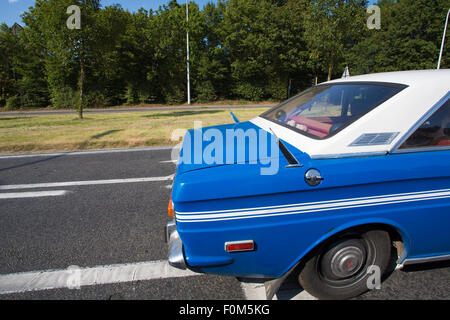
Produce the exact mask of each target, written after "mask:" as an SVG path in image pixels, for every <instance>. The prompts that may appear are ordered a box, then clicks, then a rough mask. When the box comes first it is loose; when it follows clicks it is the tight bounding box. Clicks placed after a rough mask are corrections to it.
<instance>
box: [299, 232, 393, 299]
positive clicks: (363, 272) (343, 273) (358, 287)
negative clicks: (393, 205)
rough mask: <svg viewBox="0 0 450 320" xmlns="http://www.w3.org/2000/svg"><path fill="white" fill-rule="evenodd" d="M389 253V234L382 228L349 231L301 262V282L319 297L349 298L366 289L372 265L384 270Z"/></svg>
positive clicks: (381, 270) (382, 271)
mask: <svg viewBox="0 0 450 320" xmlns="http://www.w3.org/2000/svg"><path fill="white" fill-rule="evenodd" d="M390 256H391V240H390V237H389V234H388V233H387V232H386V231H382V230H371V231H366V232H351V233H346V234H344V235H342V236H339V237H336V238H334V239H333V240H331V241H329V242H327V243H326V244H324V245H323V246H322V247H321V248H319V250H318V251H317V252H316V254H314V255H313V256H311V257H310V258H309V259H308V260H307V261H306V262H305V264H304V267H303V269H302V271H301V272H300V275H299V278H298V279H299V282H300V285H301V286H302V287H303V288H304V289H305V290H306V291H308V292H309V293H310V294H312V295H313V296H315V297H317V298H319V299H349V298H353V297H356V296H358V295H360V294H362V293H364V292H366V291H367V290H368V285H367V279H368V278H369V277H370V276H371V275H372V273H368V269H369V268H370V267H371V266H377V267H379V268H380V269H379V270H380V276H381V275H383V273H384V272H385V271H386V269H387V266H388V264H389V259H390Z"/></svg>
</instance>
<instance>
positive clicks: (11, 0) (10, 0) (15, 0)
mask: <svg viewBox="0 0 450 320" xmlns="http://www.w3.org/2000/svg"><path fill="white" fill-rule="evenodd" d="M18 1H19V0H8V2H9V3H14V2H18Z"/></svg>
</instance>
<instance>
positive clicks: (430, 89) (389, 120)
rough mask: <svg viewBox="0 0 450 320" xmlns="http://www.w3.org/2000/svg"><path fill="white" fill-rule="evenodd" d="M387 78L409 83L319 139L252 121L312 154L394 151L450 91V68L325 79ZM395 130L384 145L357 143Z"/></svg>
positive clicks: (379, 79)
mask: <svg viewBox="0 0 450 320" xmlns="http://www.w3.org/2000/svg"><path fill="white" fill-rule="evenodd" d="M349 82H378V83H380V82H385V83H395V84H402V85H407V86H408V87H407V88H405V89H403V90H402V91H401V92H399V93H398V94H396V95H395V96H393V97H392V98H390V99H389V100H387V101H385V102H384V103H382V104H381V105H379V106H378V107H376V108H375V109H373V110H372V111H370V112H369V113H367V114H366V115H364V116H363V117H362V118H360V119H358V120H357V121H355V122H354V123H352V124H351V125H349V126H348V127H346V128H344V129H343V130H342V131H340V132H338V133H337V134H336V135H334V136H331V137H329V138H327V139H323V140H317V139H313V138H310V137H307V136H305V135H302V134H300V133H298V132H296V131H294V130H292V129H289V128H287V127H284V126H281V125H279V124H276V123H275V122H272V121H270V120H267V119H264V118H262V117H257V118H255V119H252V120H251V122H252V123H253V124H255V125H257V126H259V127H260V128H262V129H264V130H267V131H269V132H270V131H271V130H272V131H273V132H274V133H275V134H276V135H277V136H278V137H279V138H280V139H282V140H284V141H286V142H288V143H290V144H291V145H293V146H294V147H296V148H298V149H299V150H301V151H303V152H306V153H307V154H309V155H310V156H311V157H312V158H317V159H321V158H333V157H334V158H336V157H342V156H354V155H361V154H363V155H364V154H378V153H386V152H391V151H393V150H392V149H394V147H395V146H396V144H397V142H399V141H400V140H401V139H403V138H404V136H405V135H406V134H410V132H409V131H410V129H411V128H412V127H413V126H414V125H416V124H417V122H418V121H419V120H421V119H422V118H423V117H424V116H425V115H426V114H427V113H428V112H429V110H430V109H431V108H432V107H433V106H434V105H436V104H437V103H438V102H439V101H441V100H442V99H443V98H444V97H445V96H446V95H448V94H449V91H450V69H444V70H421V71H399V72H386V73H375V74H368V75H360V76H353V77H347V78H343V79H336V80H332V81H329V82H324V84H325V83H327V84H328V83H330V84H333V83H349ZM374 133H377V134H378V133H383V134H384V133H393V134H396V135H395V138H394V139H393V140H391V141H390V142H389V143H388V144H385V145H363V146H355V145H352V143H354V142H355V140H357V139H358V138H359V137H361V135H363V134H374Z"/></svg>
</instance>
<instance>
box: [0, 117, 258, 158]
mask: <svg viewBox="0 0 450 320" xmlns="http://www.w3.org/2000/svg"><path fill="white" fill-rule="evenodd" d="M265 110H266V109H265V108H261V109H260V108H258V109H239V110H233V113H235V114H236V116H237V117H238V118H239V119H240V120H241V121H247V120H250V119H252V118H254V117H256V116H257V115H259V114H261V113H262V112H264V111H265ZM194 121H202V125H203V126H204V127H206V126H213V125H219V124H226V123H232V122H233V119H232V118H231V116H230V114H229V112H228V111H226V110H192V111H191V110H175V111H174V110H170V111H149V112H145V113H143V112H136V113H107V114H86V115H85V119H83V120H80V119H78V117H77V116H76V115H49V116H2V115H1V114H0V153H2V154H17V153H37V152H63V151H73V150H90V149H111V148H138V147H150V146H163V145H175V144H176V143H177V142H174V141H171V139H170V137H171V135H172V132H173V131H174V130H176V129H189V128H192V127H193V126H194Z"/></svg>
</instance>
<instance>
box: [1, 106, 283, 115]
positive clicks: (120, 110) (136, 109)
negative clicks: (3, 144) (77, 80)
mask: <svg viewBox="0 0 450 320" xmlns="http://www.w3.org/2000/svg"><path fill="white" fill-rule="evenodd" d="M273 106H275V104H261V105H229V106H227V105H204V106H186V105H183V106H168V107H127V108H98V109H93V108H86V109H84V110H83V112H84V113H90V114H102V113H123V112H148V111H171V110H205V109H252V108H269V107H273ZM77 113H78V111H77V110H74V109H69V110H35V111H33V110H28V111H3V112H1V113H0V115H3V116H23V115H29V116H49V115H65V114H77Z"/></svg>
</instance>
